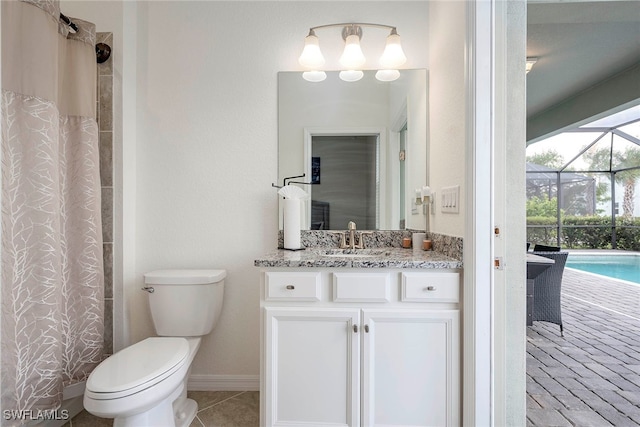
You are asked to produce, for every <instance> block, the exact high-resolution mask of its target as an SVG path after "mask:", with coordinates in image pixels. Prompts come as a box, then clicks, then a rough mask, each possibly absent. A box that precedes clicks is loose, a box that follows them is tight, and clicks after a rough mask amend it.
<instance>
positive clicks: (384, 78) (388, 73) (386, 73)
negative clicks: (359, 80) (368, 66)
mask: <svg viewBox="0 0 640 427" xmlns="http://www.w3.org/2000/svg"><path fill="white" fill-rule="evenodd" d="M398 77H400V71H398V70H378V72H377V73H376V79H378V80H380V81H381V82H392V81H394V80H397V79H398Z"/></svg>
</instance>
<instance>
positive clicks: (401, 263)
mask: <svg viewBox="0 0 640 427" xmlns="http://www.w3.org/2000/svg"><path fill="white" fill-rule="evenodd" d="M254 265H255V266H256V267H307V268H310V267H332V268H336V267H341V268H344V267H346V268H420V269H435V268H462V261H459V260H456V259H454V258H451V257H448V256H446V255H443V254H441V253H439V252H434V251H423V250H421V249H404V248H397V247H387V248H373V249H336V248H327V247H315V248H313V247H312V248H306V249H304V250H300V251H289V250H286V249H278V250H275V251H273V252H270V253H268V254H266V255H264V256H263V257H261V258H259V259H256V260H255V261H254Z"/></svg>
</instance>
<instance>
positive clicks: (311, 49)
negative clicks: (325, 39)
mask: <svg viewBox="0 0 640 427" xmlns="http://www.w3.org/2000/svg"><path fill="white" fill-rule="evenodd" d="M298 63H300V65H302V66H303V67H307V68H311V69H318V68H320V67H322V66H323V65H324V56H322V52H321V51H320V45H319V43H318V37H317V36H316V35H315V34H309V35H308V36H307V37H305V38H304V49H303V50H302V54H301V55H300V58H298Z"/></svg>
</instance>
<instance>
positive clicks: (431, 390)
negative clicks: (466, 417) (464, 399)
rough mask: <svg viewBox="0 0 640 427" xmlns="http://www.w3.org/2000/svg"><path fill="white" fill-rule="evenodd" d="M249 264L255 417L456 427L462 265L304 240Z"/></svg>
mask: <svg viewBox="0 0 640 427" xmlns="http://www.w3.org/2000/svg"><path fill="white" fill-rule="evenodd" d="M255 265H256V266H258V267H260V268H261V281H260V289H261V291H260V292H261V294H260V308H261V319H262V320H261V322H262V324H261V381H260V399H261V410H260V411H261V423H260V424H261V425H263V426H279V425H309V426H327V425H336V426H337V425H342V426H374V425H397V426H400V425H411V426H456V425H459V424H460V399H461V397H460V396H461V389H460V388H461V387H460V384H461V364H460V346H461V343H460V322H461V319H460V296H461V295H460V292H461V267H462V263H461V262H460V261H457V260H455V259H453V258H449V257H447V256H444V255H441V254H438V253H436V252H425V251H422V250H412V249H402V248H376V249H369V250H355V251H350V250H339V249H329V248H307V249H306V250H304V251H299V252H290V251H285V250H278V251H274V252H273V253H271V254H268V255H266V256H264V257H262V258H261V259H258V260H256V261H255Z"/></svg>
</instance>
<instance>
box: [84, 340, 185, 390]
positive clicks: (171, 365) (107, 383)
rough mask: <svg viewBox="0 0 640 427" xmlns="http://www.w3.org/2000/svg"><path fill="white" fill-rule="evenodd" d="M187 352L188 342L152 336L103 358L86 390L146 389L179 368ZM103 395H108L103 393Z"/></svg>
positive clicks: (90, 377) (92, 374)
mask: <svg viewBox="0 0 640 427" xmlns="http://www.w3.org/2000/svg"><path fill="white" fill-rule="evenodd" d="M188 355H189V343H188V342H187V340H186V339H184V338H179V337H151V338H147V339H145V340H143V341H140V342H139V343H137V344H134V345H132V346H130V347H127V348H125V349H123V350H121V351H119V352H117V353H116V354H114V355H112V356H110V357H108V358H107V359H105V360H104V361H103V362H102V363H101V364H99V365H98V367H97V368H96V369H94V370H93V372H92V373H91V375H89V379H88V380H87V385H86V388H87V390H89V391H91V392H94V393H108V394H110V397H109V398H113V395H112V394H117V395H121V394H123V393H122V392H127V393H125V394H131V393H134V392H136V391H137V390H136V389H145V388H147V387H150V386H151V385H153V384H155V383H157V382H159V381H162V380H163V379H164V378H166V377H167V376H169V375H171V374H172V373H173V372H175V371H176V370H177V369H179V368H180V367H181V366H182V365H183V364H184V363H185V361H186V359H187V356H188ZM105 398H107V397H106V396H105Z"/></svg>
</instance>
